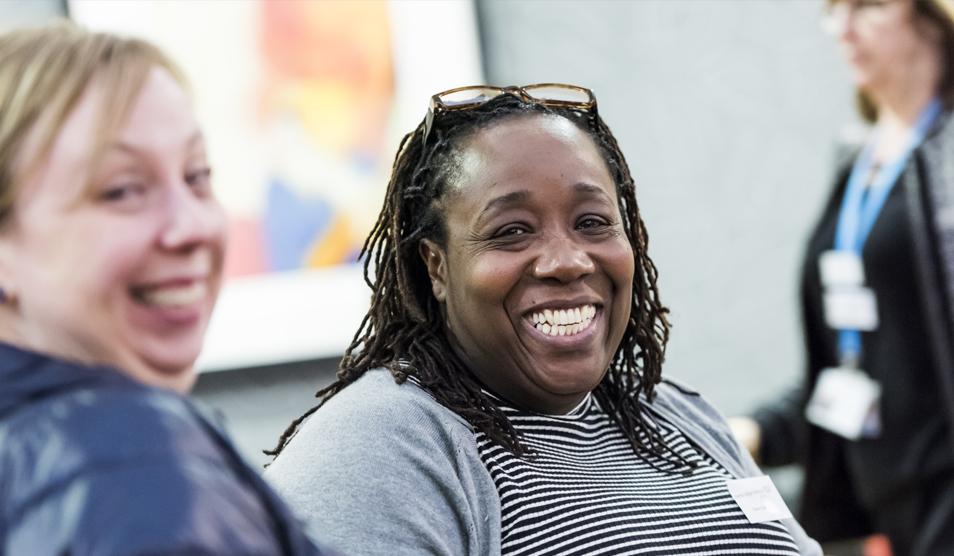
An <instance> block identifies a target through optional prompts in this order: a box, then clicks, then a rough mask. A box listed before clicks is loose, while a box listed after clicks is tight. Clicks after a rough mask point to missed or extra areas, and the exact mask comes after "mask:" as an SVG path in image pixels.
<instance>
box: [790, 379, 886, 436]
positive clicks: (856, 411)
mask: <svg viewBox="0 0 954 556" xmlns="http://www.w3.org/2000/svg"><path fill="white" fill-rule="evenodd" d="M880 401H881V385H880V384H878V381H876V380H874V379H872V378H871V377H869V376H868V375H866V374H865V373H864V372H862V371H859V370H858V369H852V368H849V367H837V368H829V369H825V370H823V371H822V372H821V374H819V375H818V382H817V383H816V384H815V390H814V391H813V392H812V396H811V398H810V399H809V400H808V405H807V406H806V407H805V418H806V419H808V421H809V422H811V423H814V424H815V425H818V426H819V427H821V428H823V429H826V430H828V431H830V432H833V433H835V434H837V435H840V436H843V437H845V438H847V439H848V440H858V439H859V438H862V437H868V438H874V437H877V436H878V435H879V434H880V433H881V422H880V411H879V404H880Z"/></svg>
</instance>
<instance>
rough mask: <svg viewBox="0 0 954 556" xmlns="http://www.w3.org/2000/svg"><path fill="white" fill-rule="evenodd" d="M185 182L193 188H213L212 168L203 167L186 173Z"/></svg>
mask: <svg viewBox="0 0 954 556" xmlns="http://www.w3.org/2000/svg"><path fill="white" fill-rule="evenodd" d="M185 182H186V183H187V184H189V187H192V188H193V189H198V190H200V191H209V190H211V188H212V169H211V168H201V169H199V170H194V171H192V172H188V173H187V174H186V175H185Z"/></svg>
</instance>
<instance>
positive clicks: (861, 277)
mask: <svg viewBox="0 0 954 556" xmlns="http://www.w3.org/2000/svg"><path fill="white" fill-rule="evenodd" d="M818 270H819V272H820V274H821V283H822V285H823V286H825V287H826V288H834V287H839V286H855V287H861V286H863V285H864V284H865V267H864V264H863V263H862V261H861V257H859V256H858V255H857V254H856V253H852V252H851V251H825V252H824V253H822V254H821V257H819V259H818Z"/></svg>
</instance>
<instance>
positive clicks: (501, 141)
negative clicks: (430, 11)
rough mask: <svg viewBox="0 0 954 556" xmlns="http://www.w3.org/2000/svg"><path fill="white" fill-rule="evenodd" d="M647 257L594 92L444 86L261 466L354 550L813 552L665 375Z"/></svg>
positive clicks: (626, 177) (706, 413)
mask: <svg viewBox="0 0 954 556" xmlns="http://www.w3.org/2000/svg"><path fill="white" fill-rule="evenodd" d="M646 247H647V234H646V229H645V226H644V225H643V222H642V219H641V218H640V216H639V210H638V207H637V204H636V198H635V189H634V186H633V182H632V178H631V177H630V173H629V169H628V167H627V165H626V161H625V159H624V158H623V155H622V153H621V152H620V150H619V147H618V145H617V143H616V140H615V139H614V137H613V135H612V133H611V132H610V130H609V128H608V127H607V126H606V124H605V123H603V120H602V119H600V117H599V116H598V115H597V113H596V100H595V98H594V97H593V95H592V93H591V92H590V91H589V90H587V89H581V88H578V87H572V86H567V85H552V84H550V85H535V86H528V87H523V88H516V87H507V88H504V89H498V88H492V87H467V88H463V89H455V90H452V91H448V92H445V93H441V94H439V95H435V96H434V97H433V99H432V106H431V110H430V111H429V112H428V116H427V118H426V119H425V121H424V122H423V123H422V124H421V125H420V126H418V128H417V129H416V130H415V131H414V132H413V133H411V134H409V135H407V136H406V137H405V138H404V141H403V142H402V144H401V147H400V149H399V151H398V155H397V159H396V161H395V165H394V172H393V175H392V178H391V183H390V185H389V187H388V191H387V196H386V199H385V203H384V208H383V209H382V211H381V215H380V217H379V219H378V222H377V225H376V226H375V228H374V230H373V231H372V233H371V236H370V237H369V238H368V240H367V243H366V244H365V254H366V255H367V259H366V275H368V283H369V285H370V286H371V288H372V290H373V292H374V293H373V296H372V301H371V310H370V311H369V313H368V315H367V317H366V318H365V320H364V323H363V324H362V327H361V329H360V330H359V331H358V333H357V334H356V336H355V340H354V342H353V343H352V345H351V346H350V348H349V349H348V351H347V353H346V355H345V358H344V360H343V361H342V363H341V370H340V371H339V373H338V380H337V381H336V382H335V383H334V384H332V385H331V386H329V387H328V388H326V389H324V390H322V391H321V392H319V393H318V396H319V397H320V398H321V399H322V401H321V403H320V404H319V406H318V407H317V408H315V409H313V410H311V411H309V412H308V413H307V414H306V415H305V416H303V417H302V419H299V420H298V421H296V422H295V423H293V424H292V426H291V427H289V430H288V431H286V433H285V434H284V435H283V436H282V438H281V440H280V442H279V445H278V447H277V448H276V450H275V452H274V453H275V454H276V455H278V457H277V458H276V459H275V461H274V463H273V464H272V465H271V466H270V467H269V468H268V470H267V471H266V478H267V479H268V480H270V481H271V482H272V484H273V485H274V486H275V487H276V488H277V489H278V490H279V491H280V492H281V493H283V494H284V495H285V496H286V497H287V500H288V501H289V502H290V503H291V504H292V506H293V507H294V508H296V509H297V510H298V511H299V512H300V513H301V515H302V516H303V517H305V518H306V519H308V520H312V521H315V522H319V521H320V522H321V526H322V529H323V531H324V532H325V533H326V534H327V535H328V537H327V540H328V541H329V542H332V543H336V544H337V545H338V547H339V548H340V549H342V550H344V551H346V552H347V553H348V554H354V555H364V554H367V555H370V554H435V555H436V554H440V555H448V556H451V555H453V556H460V555H475V556H476V555H488V554H490V555H493V554H526V555H530V554H594V553H600V554H635V553H643V554H645V553H651V554H676V553H678V554H687V553H693V554H715V553H719V554H737V553H740V552H745V553H747V554H799V553H801V554H820V551H819V549H818V547H817V544H815V543H814V541H812V540H811V539H808V538H807V537H806V536H805V535H804V532H803V531H802V530H801V528H800V527H799V526H798V524H797V523H795V522H794V520H792V519H790V518H789V519H785V520H783V521H782V523H779V522H778V521H769V522H763V523H750V522H749V521H748V519H747V518H746V517H745V515H744V514H743V512H742V510H741V509H740V507H739V505H738V504H736V502H735V501H734V500H733V498H732V497H731V496H730V494H729V489H728V487H727V481H728V480H730V479H738V478H742V477H749V476H755V475H760V473H759V471H758V468H756V467H755V465H754V464H753V463H752V461H751V458H749V457H748V455H747V454H745V453H743V451H742V450H740V448H739V447H738V445H737V444H736V443H735V442H734V441H733V440H732V437H731V435H730V432H729V430H728V428H727V426H726V425H725V423H724V421H723V420H722V418H721V417H719V415H718V413H717V412H716V411H715V410H714V409H713V408H712V407H711V406H709V405H708V404H706V403H705V402H704V401H702V399H701V398H700V397H699V396H698V395H696V394H694V393H691V392H690V391H689V390H688V389H686V388H684V387H678V386H675V385H673V384H671V383H669V382H668V381H662V378H661V374H660V373H661V366H662V362H663V355H664V351H665V345H666V341H667V340H668V336H669V324H668V323H667V321H666V317H665V315H666V312H667V309H666V308H665V307H663V306H662V304H661V303H660V301H659V295H658V291H657V288H656V268H655V267H654V266H653V263H652V261H651V260H650V259H649V256H648V254H647V251H646ZM371 274H373V275H374V279H373V280H371V279H370V275H371ZM306 417H307V418H308V420H307V421H304V419H305V418H306Z"/></svg>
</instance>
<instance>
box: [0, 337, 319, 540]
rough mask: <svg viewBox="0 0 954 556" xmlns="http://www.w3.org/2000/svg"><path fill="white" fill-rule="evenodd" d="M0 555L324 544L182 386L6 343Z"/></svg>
mask: <svg viewBox="0 0 954 556" xmlns="http://www.w3.org/2000/svg"><path fill="white" fill-rule="evenodd" d="M0 554H5V555H7V556H21V555H23V556H27V555H29V556H47V555H49V556H60V555H65V554H69V555H70V556H83V555H87V554H97V555H104V556H114V555H115V556H120V555H123V556H126V555H128V556H132V555H147V554H148V555H150V556H153V555H155V556H160V555H173V554H175V555H222V556H226V555H229V556H245V555H249V556H251V555H256V556H264V555H282V556H304V555H309V556H317V555H320V554H322V552H321V551H320V550H318V549H317V548H316V547H315V546H314V545H313V544H312V543H311V541H309V540H308V539H307V538H306V537H305V535H304V534H303V532H302V529H301V526H300V525H299V523H298V522H297V521H296V520H295V519H294V518H293V517H292V516H291V514H290V513H289V511H288V510H287V509H286V507H285V505H284V504H283V503H282V502H281V501H280V500H279V499H278V497H277V496H276V495H275V494H274V493H273V492H272V490H271V489H270V488H269V487H268V486H266V485H265V483H264V482H263V481H262V480H261V479H260V478H259V477H258V475H257V474H256V473H255V472H254V471H253V470H251V469H250V468H249V467H248V466H247V465H245V464H244V463H243V462H242V460H241V459H240V457H239V456H238V454H237V453H236V452H235V450H234V448H233V447H232V445H231V444H230V443H229V441H228V440H226V438H225V437H224V436H223V435H222V434H221V433H220V432H219V431H218V430H217V429H216V428H215V427H213V426H212V425H211V424H210V423H209V421H207V420H206V419H205V418H204V417H203V416H202V415H201V414H200V413H199V412H198V411H197V410H196V408H195V407H194V406H193V405H192V404H191V403H190V402H189V401H188V400H187V399H186V398H185V397H183V396H181V395H179V394H177V393H175V392H173V391H171V390H166V389H161V388H152V387H148V386H144V385H142V384H140V383H138V382H135V381H133V380H132V379H130V378H127V377H126V376H125V375H122V374H120V373H119V372H117V371H115V370H113V369H109V368H90V367H84V366H81V365H77V364H73V363H69V362H65V361H61V360H58V359H53V358H50V357H46V356H43V355H40V354H37V353H32V352H29V351H24V350H21V349H18V348H15V347H12V346H9V345H5V344H0Z"/></svg>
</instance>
